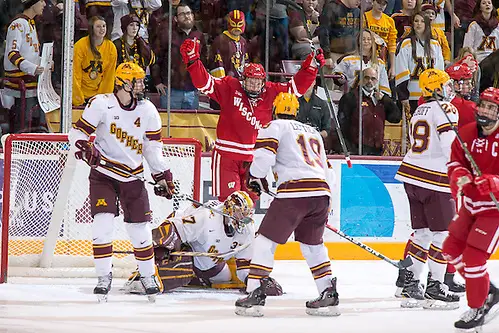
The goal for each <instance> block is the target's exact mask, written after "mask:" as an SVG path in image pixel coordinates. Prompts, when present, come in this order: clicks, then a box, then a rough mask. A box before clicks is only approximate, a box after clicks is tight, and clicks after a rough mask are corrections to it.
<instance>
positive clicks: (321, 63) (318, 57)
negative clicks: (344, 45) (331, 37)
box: [315, 49, 326, 68]
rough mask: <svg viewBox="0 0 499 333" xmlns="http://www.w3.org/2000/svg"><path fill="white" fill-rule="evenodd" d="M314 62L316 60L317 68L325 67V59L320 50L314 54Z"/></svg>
mask: <svg viewBox="0 0 499 333" xmlns="http://www.w3.org/2000/svg"><path fill="white" fill-rule="evenodd" d="M315 60H317V63H318V64H319V68H320V67H324V66H325V65H326V58H324V52H323V51H322V49H318V50H317V51H316V52H315Z"/></svg>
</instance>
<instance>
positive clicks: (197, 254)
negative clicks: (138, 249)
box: [113, 243, 250, 259]
mask: <svg viewBox="0 0 499 333" xmlns="http://www.w3.org/2000/svg"><path fill="white" fill-rule="evenodd" d="M248 246H250V243H246V244H244V245H241V246H238V247H236V248H235V249H232V250H229V251H225V252H221V253H213V252H195V251H194V252H190V251H175V252H170V255H172V256H188V257H209V258H222V259H223V258H225V257H227V256H229V255H233V254H236V253H238V252H240V251H242V250H244V249H245V248H247V247H248ZM113 253H115V254H134V252H133V251H113Z"/></svg>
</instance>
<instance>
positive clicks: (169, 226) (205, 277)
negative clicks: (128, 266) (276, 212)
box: [125, 191, 282, 295]
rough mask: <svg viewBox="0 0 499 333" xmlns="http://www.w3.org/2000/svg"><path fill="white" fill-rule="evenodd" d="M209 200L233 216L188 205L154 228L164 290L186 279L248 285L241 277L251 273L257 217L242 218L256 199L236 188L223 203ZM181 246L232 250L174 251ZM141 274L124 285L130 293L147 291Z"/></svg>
mask: <svg viewBox="0 0 499 333" xmlns="http://www.w3.org/2000/svg"><path fill="white" fill-rule="evenodd" d="M206 205H207V206H209V207H211V208H213V210H218V211H223V212H224V213H225V214H228V215H230V216H232V217H234V218H235V219H230V218H228V217H225V216H222V215H220V214H217V213H215V212H214V211H212V210H211V209H208V208H205V207H196V206H190V207H189V208H187V209H185V210H184V211H177V212H174V213H172V214H171V215H170V216H169V217H168V219H167V220H165V222H163V224H161V225H160V226H159V227H158V228H156V229H154V230H153V231H152V237H153V244H154V255H155V258H156V278H157V280H158V282H159V285H160V289H161V290H162V291H163V292H165V291H168V290H172V289H175V288H178V287H182V286H186V285H188V284H191V285H202V286H210V287H211V286H212V287H221V288H230V287H235V288H240V287H244V284H243V283H242V282H241V281H246V280H247V277H248V272H249V265H250V260H251V255H252V252H253V248H252V242H253V240H254V238H255V228H254V223H253V220H251V219H249V220H250V221H251V222H250V223H247V222H246V223H242V221H247V220H248V219H244V218H245V217H251V216H252V214H253V201H252V200H251V198H250V196H249V195H248V194H247V193H246V192H244V191H236V192H234V193H232V194H231V195H230V196H229V197H228V198H227V199H226V200H225V202H223V203H222V202H220V201H216V200H213V201H209V202H208V203H207V204H206ZM243 219H244V220H243ZM178 251H195V252H204V253H227V252H229V253H227V255H226V256H224V257H223V258H220V257H206V256H186V255H176V254H173V253H174V252H178ZM230 258H235V263H236V270H235V274H234V273H233V270H232V271H231V269H230V264H228V262H227V261H228V260H229V259H230ZM139 277H140V275H139V273H138V272H134V273H133V274H132V275H131V276H130V278H129V279H128V282H127V283H126V285H125V291H126V292H131V293H142V292H143V291H142V285H141V284H140V282H139ZM272 282H273V283H270V284H269V285H268V290H267V292H268V293H269V295H281V294H282V288H281V286H280V285H279V284H278V283H277V282H275V281H272Z"/></svg>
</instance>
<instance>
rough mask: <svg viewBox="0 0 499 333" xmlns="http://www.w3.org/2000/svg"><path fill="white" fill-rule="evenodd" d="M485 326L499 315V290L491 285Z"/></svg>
mask: <svg viewBox="0 0 499 333" xmlns="http://www.w3.org/2000/svg"><path fill="white" fill-rule="evenodd" d="M484 308H485V310H484V311H485V315H484V317H485V318H484V324H487V323H488V322H490V321H491V320H492V319H494V318H495V317H496V316H497V315H498V314H499V289H497V288H496V286H494V285H493V284H492V283H491V284H490V289H489V295H488V296H487V299H486V300H485V305H484Z"/></svg>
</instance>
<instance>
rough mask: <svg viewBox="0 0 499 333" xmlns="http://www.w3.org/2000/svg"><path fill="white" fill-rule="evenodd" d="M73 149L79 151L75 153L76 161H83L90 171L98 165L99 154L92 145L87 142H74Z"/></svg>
mask: <svg viewBox="0 0 499 333" xmlns="http://www.w3.org/2000/svg"><path fill="white" fill-rule="evenodd" d="M75 147H76V148H78V149H79V151H77V152H76V153H75V157H76V159H78V160H83V161H85V162H86V163H87V164H88V165H90V167H91V168H92V169H95V168H97V167H98V166H99V165H100V152H99V151H98V150H97V149H96V148H95V146H94V144H93V143H91V142H89V141H87V140H78V141H76V142H75Z"/></svg>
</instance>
